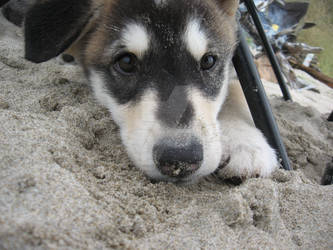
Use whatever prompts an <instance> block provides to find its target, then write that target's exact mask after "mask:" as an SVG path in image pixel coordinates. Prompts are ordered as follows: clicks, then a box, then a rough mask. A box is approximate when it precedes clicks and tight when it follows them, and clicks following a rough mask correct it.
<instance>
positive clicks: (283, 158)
mask: <svg viewBox="0 0 333 250" xmlns="http://www.w3.org/2000/svg"><path fill="white" fill-rule="evenodd" d="M233 64H234V67H235V69H236V71H237V74H238V78H239V81H240V83H241V85H242V88H243V91H244V95H245V97H246V101H247V103H248V105H249V108H250V111H251V114H252V117H253V120H254V123H255V125H256V127H257V128H259V129H260V130H261V131H262V132H263V134H264V135H265V136H266V138H267V140H268V142H269V144H270V145H271V146H272V147H273V148H274V149H275V150H276V152H277V153H278V155H279V158H280V162H281V164H282V166H283V168H284V169H286V170H291V169H292V168H291V166H290V163H289V159H288V155H287V152H286V149H285V147H284V145H283V142H282V139H281V136H280V132H279V129H278V127H277V124H276V122H275V119H274V116H273V113H272V110H271V107H270V104H269V102H268V99H267V96H266V94H265V90H264V87H263V86H262V83H261V80H260V77H259V74H258V71H257V68H256V66H255V64H254V61H253V57H252V54H251V52H250V50H249V47H248V45H247V43H246V41H245V38H244V35H243V31H242V30H241V28H240V31H239V45H238V48H237V49H236V51H235V55H234V58H233Z"/></svg>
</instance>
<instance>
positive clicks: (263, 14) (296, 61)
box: [240, 0, 333, 88]
mask: <svg viewBox="0 0 333 250" xmlns="http://www.w3.org/2000/svg"><path fill="white" fill-rule="evenodd" d="M254 3H255V5H256V7H257V9H258V13H259V17H260V20H261V23H262V25H263V28H264V30H265V32H266V35H267V38H268V40H269V41H270V43H271V45H272V47H273V49H274V51H275V53H276V56H277V58H278V60H279V62H280V65H281V68H282V71H283V74H284V76H285V77H286V80H287V82H288V83H289V85H290V86H291V87H292V88H304V87H306V88H312V86H309V85H308V84H307V83H306V82H304V81H303V80H302V79H300V78H298V77H297V76H296V74H295V71H294V68H297V69H301V70H303V71H306V72H307V73H309V74H310V75H312V76H313V77H315V78H317V79H318V80H320V81H321V82H323V83H325V84H327V85H328V86H330V87H333V79H332V78H330V77H328V76H326V75H324V74H323V73H322V72H320V70H319V68H318V58H317V55H318V54H319V53H321V52H322V51H323V49H322V48H320V47H312V46H310V45H308V44H305V43H300V42H298V41H297V35H298V33H299V31H300V30H302V29H309V28H312V27H314V26H315V25H316V24H315V23H308V22H304V17H305V15H306V13H307V11H308V8H309V3H308V2H285V1H284V0H254ZM240 13H241V17H240V22H241V24H242V26H243V28H244V29H245V31H246V32H247V33H248V35H249V37H250V38H251V40H253V44H254V50H253V51H254V56H255V58H256V59H258V58H260V57H262V56H264V52H263V47H262V45H261V44H262V42H261V38H260V36H259V34H258V32H257V29H256V27H255V25H254V23H253V21H252V19H251V16H250V14H249V12H248V11H247V9H246V7H245V4H244V3H241V5H240ZM268 80H269V79H268Z"/></svg>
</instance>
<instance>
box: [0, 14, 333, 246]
mask: <svg viewBox="0 0 333 250" xmlns="http://www.w3.org/2000/svg"><path fill="white" fill-rule="evenodd" d="M22 48H23V43H22V35H21V32H20V31H19V30H17V29H16V28H15V27H13V26H11V25H10V24H8V23H7V22H6V21H5V20H4V19H3V18H2V17H1V18H0V72H1V74H0V249H107V248H129V249H148V248H151V249H199V248H204V249H243V248H244V249H246V248H252V249H254V248H269V249H297V248H302V249H314V248H316V249H332V247H333V209H332V205H333V186H320V185H318V184H317V183H316V182H317V181H318V180H319V176H320V175H321V173H322V171H323V166H324V165H325V164H326V162H328V161H329V160H330V159H329V158H330V157H331V156H332V155H330V154H332V145H333V142H332V129H333V128H332V124H329V123H328V122H325V120H324V119H323V117H324V114H321V113H319V112H318V111H317V110H316V109H314V108H306V107H302V106H300V105H299V104H297V103H285V102H282V101H280V99H279V98H277V97H275V98H273V100H272V101H273V104H274V105H273V106H274V110H275V111H276V114H277V118H278V122H279V125H280V127H281V131H282V134H283V136H284V140H285V142H286V146H287V148H288V151H289V154H290V158H291V160H292V162H293V166H294V167H295V168H297V169H298V170H297V171H291V172H285V171H283V170H279V171H277V172H276V173H275V174H274V176H273V178H272V179H250V180H247V181H246V182H245V183H243V184H242V185H240V186H233V185H228V184H226V183H221V182H220V181H218V180H216V179H213V178H207V179H205V180H202V181H201V182H200V183H198V184H195V185H192V186H177V185H174V184H169V183H157V184H153V183H151V182H150V181H149V180H147V179H146V178H145V177H144V176H143V175H142V173H141V172H139V171H138V170H137V169H135V168H134V167H133V166H131V164H130V161H129V160H128V158H127V156H126V153H125V152H124V149H123V147H122V145H121V142H120V138H119V135H118V129H117V127H116V126H115V125H114V123H113V122H112V120H111V119H110V116H109V114H108V112H107V111H106V110H105V109H103V108H102V107H100V106H99V105H97V104H96V103H95V101H94V100H93V98H92V96H91V92H90V89H89V87H88V86H87V84H86V81H85V80H84V79H83V77H82V74H81V72H80V69H79V68H78V67H76V66H73V65H61V64H60V63H59V61H57V60H53V61H50V62H47V63H44V64H40V65H35V64H32V63H29V62H27V61H25V60H24V59H23V50H22ZM274 88H275V87H274ZM325 91H326V90H325ZM329 91H331V90H329V89H328V90H327V92H329ZM271 92H272V93H274V91H271ZM330 94H332V93H330ZM314 98H317V97H314ZM329 105H332V104H328V108H329ZM331 108H332V106H331ZM327 112H328V111H327V110H326V111H325V112H324V113H327Z"/></svg>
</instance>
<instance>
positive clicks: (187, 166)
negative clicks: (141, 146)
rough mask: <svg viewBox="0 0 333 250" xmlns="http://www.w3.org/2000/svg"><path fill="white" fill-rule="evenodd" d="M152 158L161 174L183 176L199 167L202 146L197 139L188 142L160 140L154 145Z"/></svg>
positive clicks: (201, 158) (201, 157)
mask: <svg viewBox="0 0 333 250" xmlns="http://www.w3.org/2000/svg"><path fill="white" fill-rule="evenodd" d="M153 154H154V160H155V164H156V166H157V168H158V169H159V170H160V171H161V173H162V174H164V175H167V176H170V177H176V178H184V177H186V176H188V175H190V174H192V173H194V172H195V171H196V170H198V169H199V167H200V163H201V161H202V160H203V147H202V144H201V143H199V142H198V141H197V140H191V141H190V142H188V143H186V142H185V143H184V142H182V143H181V142H173V141H171V142H170V140H162V141H161V142H159V143H158V144H156V145H155V146H154V149H153Z"/></svg>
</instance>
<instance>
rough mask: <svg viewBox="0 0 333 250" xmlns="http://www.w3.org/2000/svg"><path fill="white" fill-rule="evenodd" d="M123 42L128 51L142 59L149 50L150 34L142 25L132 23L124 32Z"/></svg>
mask: <svg viewBox="0 0 333 250" xmlns="http://www.w3.org/2000/svg"><path fill="white" fill-rule="evenodd" d="M121 40H122V42H123V43H124V45H125V46H126V48H127V49H128V51H130V52H132V53H134V54H136V56H138V57H142V56H143V55H144V53H145V52H146V51H147V50H148V48H149V41H150V39H149V34H148V32H147V30H146V28H145V27H144V26H143V25H142V24H140V23H130V24H128V25H127V26H126V28H125V29H124V31H123V32H122V39H121Z"/></svg>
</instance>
